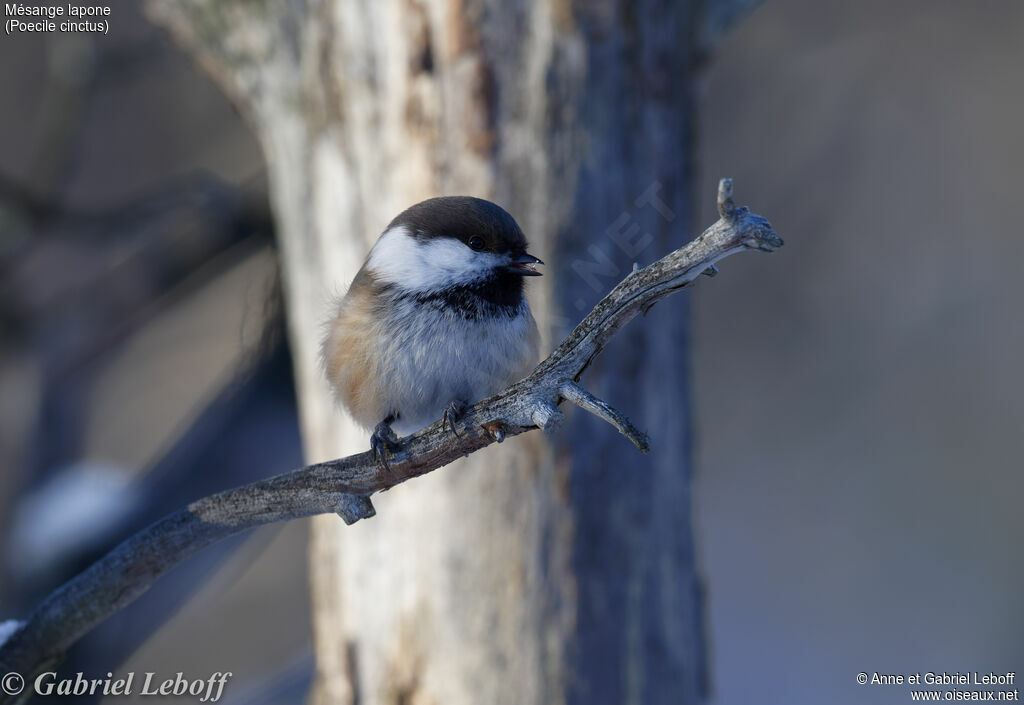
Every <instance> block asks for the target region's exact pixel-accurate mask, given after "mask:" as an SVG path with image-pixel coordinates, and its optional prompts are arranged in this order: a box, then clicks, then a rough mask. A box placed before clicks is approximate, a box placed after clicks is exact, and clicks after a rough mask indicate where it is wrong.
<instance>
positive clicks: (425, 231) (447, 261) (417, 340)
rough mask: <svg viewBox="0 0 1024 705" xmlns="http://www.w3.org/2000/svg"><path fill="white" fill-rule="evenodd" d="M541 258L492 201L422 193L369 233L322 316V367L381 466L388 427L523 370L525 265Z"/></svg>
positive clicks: (451, 407) (531, 360)
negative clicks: (373, 236)
mask: <svg viewBox="0 0 1024 705" xmlns="http://www.w3.org/2000/svg"><path fill="white" fill-rule="evenodd" d="M537 264H543V262H541V261H540V260H539V259H538V258H536V257H534V256H533V255H531V254H529V253H528V252H527V251H526V238H525V237H524V235H523V231H522V230H520V228H519V225H518V224H517V223H516V221H515V220H514V219H513V218H512V216H511V215H509V214H508V213H507V212H506V211H505V210H504V209H502V208H501V207H500V206H498V205H495V204H494V203H491V202H490V201H485V200H483V199H480V198H472V197H469V196H446V197H442V198H431V199H428V200H426V201H423V202H422V203H417V204H416V205H414V206H412V207H410V208H408V209H406V210H405V211H403V212H402V213H401V214H400V215H398V217H396V218H395V219H394V220H393V221H391V224H390V225H388V226H387V228H386V229H385V230H384V232H383V233H382V234H381V236H380V237H379V238H378V240H377V242H376V244H375V245H374V246H373V249H371V250H370V254H369V255H368V256H367V258H366V261H365V262H364V263H363V266H362V267H361V268H360V270H359V272H358V273H357V274H356V276H355V278H354V279H353V280H352V284H351V286H350V287H349V289H348V292H347V293H346V294H345V296H344V298H342V299H341V301H340V302H339V303H338V305H337V309H336V311H335V312H334V315H333V316H332V318H331V319H330V321H329V322H328V326H327V331H326V335H325V337H324V340H323V345H322V347H321V356H322V361H323V366H324V371H325V373H326V376H327V379H328V380H329V381H330V384H331V386H332V388H333V390H334V393H335V395H336V397H337V399H338V400H339V401H340V402H341V404H342V405H343V406H344V407H345V408H346V409H347V410H348V412H349V414H351V416H352V418H353V419H355V421H356V422H357V423H359V424H360V425H361V426H363V427H364V428H366V429H368V430H369V429H371V428H372V429H373V433H372V435H371V436H370V447H371V449H372V450H373V452H374V454H375V455H376V457H377V458H378V460H379V461H381V462H382V463H383V464H384V465H385V467H387V458H386V455H387V452H388V451H391V450H395V449H396V448H397V437H396V436H395V432H396V431H397V432H398V433H401V434H402V435H405V434H408V433H411V432H413V431H416V430H418V429H420V428H422V427H424V426H426V425H427V424H429V423H431V422H433V421H436V420H438V419H441V418H443V419H444V420H445V422H446V423H447V424H448V425H449V426H450V427H451V429H452V431H453V432H455V433H457V430H456V427H455V422H456V421H457V420H458V419H459V418H460V417H461V416H462V414H463V413H464V412H465V410H466V409H467V408H468V406H469V405H471V404H473V403H474V402H477V401H479V400H481V399H484V398H486V397H488V396H490V395H492V394H495V393H497V392H499V391H501V390H502V389H504V388H505V387H507V386H508V385H509V384H511V383H512V382H515V381H517V380H519V379H522V378H523V377H525V376H526V375H527V374H528V373H529V372H530V371H531V370H532V369H533V368H534V366H535V365H536V364H537V360H538V348H539V340H540V336H539V333H538V331H537V323H536V322H535V321H534V319H533V314H532V313H531V312H530V307H529V305H527V303H526V299H525V297H524V296H523V283H524V280H523V277H529V276H539V275H540V272H538V271H537V270H536V268H535V265H537Z"/></svg>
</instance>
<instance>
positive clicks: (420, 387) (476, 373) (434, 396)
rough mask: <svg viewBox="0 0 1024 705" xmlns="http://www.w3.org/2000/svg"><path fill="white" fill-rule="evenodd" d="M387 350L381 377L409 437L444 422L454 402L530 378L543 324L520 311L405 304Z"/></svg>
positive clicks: (389, 404)
mask: <svg viewBox="0 0 1024 705" xmlns="http://www.w3.org/2000/svg"><path fill="white" fill-rule="evenodd" d="M396 314H397V315H396V316H395V317H394V319H393V320H392V325H391V326H390V327H389V328H390V329H389V331H388V333H387V334H386V335H385V336H383V338H384V340H385V341H386V342H385V343H384V344H383V345H382V348H381V356H380V358H379V361H378V363H379V367H378V370H379V375H380V383H381V388H382V391H383V396H384V398H385V400H386V405H387V408H388V409H389V410H392V411H394V412H395V413H397V415H398V418H397V419H396V420H395V422H394V423H393V428H394V429H395V431H396V432H397V433H399V434H401V435H405V434H408V433H412V432H413V431H416V430H419V429H420V428H423V427H424V426H426V425H428V424H430V423H432V422H434V421H437V420H438V419H440V418H441V416H442V415H443V414H444V410H445V408H446V407H447V406H448V405H449V404H450V403H451V402H453V401H458V402H466V403H470V404H472V403H475V402H477V401H480V400H481V399H484V398H486V397H488V396H490V395H492V394H495V393H497V392H499V391H501V390H502V389H504V388H505V387H507V386H508V385H509V384H511V383H512V382H515V381H517V380H519V379H521V378H523V377H524V376H526V375H527V374H528V373H529V372H530V371H531V370H532V369H533V366H534V365H535V364H536V363H537V325H536V323H535V322H534V320H533V316H532V315H530V311H529V309H528V308H527V307H526V306H525V305H524V306H523V308H522V309H521V313H520V314H519V315H517V316H515V317H508V316H498V317H481V318H479V319H476V320H466V319H465V318H463V317H462V316H460V315H458V314H457V313H456V314H452V313H444V312H442V311H439V310H436V309H431V310H426V311H425V310H423V308H422V307H418V308H417V309H408V310H404V311H403V310H399V311H397V312H396Z"/></svg>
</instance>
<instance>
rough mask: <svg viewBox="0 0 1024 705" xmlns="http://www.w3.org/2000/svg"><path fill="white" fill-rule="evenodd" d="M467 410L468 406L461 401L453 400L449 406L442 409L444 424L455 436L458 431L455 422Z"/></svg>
mask: <svg viewBox="0 0 1024 705" xmlns="http://www.w3.org/2000/svg"><path fill="white" fill-rule="evenodd" d="M467 409H469V404H467V403H466V402H464V401H462V400H461V399H456V400H454V401H453V402H452V403H451V404H449V405H448V406H446V407H445V409H444V416H443V417H442V418H443V419H444V424H445V426H447V427H448V428H450V429H451V430H452V433H454V434H455V435H456V436H458V435H459V429H457V428H455V422H456V421H458V420H459V419H461V418H462V417H463V415H464V414H465V413H466V410H467Z"/></svg>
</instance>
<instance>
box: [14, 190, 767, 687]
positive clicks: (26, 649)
mask: <svg viewBox="0 0 1024 705" xmlns="http://www.w3.org/2000/svg"><path fill="white" fill-rule="evenodd" d="M718 214H719V216H720V218H719V220H718V221H717V222H715V223H714V224H713V225H711V227H709V228H708V229H707V230H705V231H704V233H702V234H701V235H700V236H699V237H697V238H696V239H694V240H693V241H692V242H690V243H688V244H686V245H685V246H683V247H681V248H679V249H677V250H675V251H673V252H671V253H670V254H668V255H666V256H665V257H663V258H662V259H660V260H658V261H657V262H654V263H653V264H651V265H649V266H647V267H644V268H642V269H641V268H638V267H635V266H634V268H633V271H632V272H631V273H630V274H628V275H627V276H626V278H625V279H623V280H622V281H621V282H620V283H619V284H618V286H616V287H615V288H614V289H612V291H611V292H609V294H608V295H607V296H605V297H604V298H603V299H601V301H599V302H598V304H597V305H596V306H595V307H594V309H593V310H592V311H591V312H590V313H589V314H588V315H587V317H586V318H584V319H583V321H582V322H581V323H580V324H579V325H578V326H576V328H575V329H574V330H573V331H572V332H571V333H570V334H569V336H568V337H567V338H566V339H565V340H564V341H562V343H561V344H560V345H559V346H558V348H557V349H555V351H554V352H553V353H551V355H550V356H548V358H547V359H545V360H544V361H543V362H541V363H540V364H539V365H538V366H537V368H536V369H535V370H534V371H533V372H532V373H531V374H530V375H529V376H528V377H526V378H525V379H523V380H521V381H519V382H516V383H515V384H513V385H512V386H510V387H509V388H508V389H506V390H505V391H503V392H501V393H499V394H496V395H495V396H493V397H490V398H488V399H484V400H483V401H481V402H478V403H477V404H475V405H474V406H472V407H470V408H469V409H468V410H467V412H466V413H465V415H463V416H462V418H461V419H460V420H459V431H460V432H459V434H458V435H456V434H453V433H451V430H450V429H449V428H447V427H446V426H445V423H444V421H443V420H442V421H438V422H436V423H434V424H432V425H430V426H428V427H427V428H424V429H423V430H421V431H419V432H417V433H415V434H413V435H411V436H409V437H407V438H404V439H402V440H401V444H400V447H399V448H398V449H397V450H396V451H395V452H394V453H392V455H391V457H390V459H389V461H390V462H389V465H390V470H384V469H381V468H379V467H378V464H377V462H376V459H375V457H374V455H373V453H372V452H370V451H367V452H365V453H360V454H358V455H352V456H349V457H347V458H339V459H337V460H331V461H328V462H325V463H319V464H316V465H310V466H307V467H305V468H302V469H299V470H295V471H293V472H289V473H285V474H283V475H277V476H275V477H271V478H267V479H265V480H260V481H258V482H254V483H251V484H249V485H245V486H242V487H238V488H235V489H231V490H226V491H224V492H220V493H218V494H215V495H211V496H209V497H204V498H202V499H199V500H197V501H195V502H193V503H192V504H190V505H188V506H187V507H184V508H182V509H179V510H178V511H177V512H174V513H173V514H170V515H168V516H166V517H164V518H163V519H160V520H159V521H157V522H156V523H154V524H152V525H151V526H149V527H147V528H146V529H143V530H142V531H140V532H139V533H137V534H135V535H133V536H131V537H129V538H128V539H126V540H125V541H124V542H123V543H121V544H120V545H119V546H117V547H116V548H114V549H113V550H112V551H111V552H110V553H108V554H107V555H106V556H104V557H103V558H101V559H100V560H99V561H97V562H96V563H94V564H93V565H92V566H90V567H89V568H87V569H86V570H85V571H83V572H82V573H80V574H79V575H78V576H76V577H75V578H73V579H72V580H71V581H69V582H68V583H65V584H64V585H63V586H61V587H60V588H58V589H57V590H55V591H54V592H53V593H51V594H50V595H49V596H48V597H46V599H44V600H43V602H42V603H41V604H40V605H39V606H38V607H36V609H35V611H33V613H32V614H31V615H30V616H29V618H28V621H27V622H26V623H25V624H24V625H23V626H22V627H21V628H20V629H18V631H16V632H15V633H14V634H13V635H11V636H10V638H9V639H8V640H7V641H6V642H4V643H3V644H2V645H0V672H8V671H14V672H17V673H21V674H22V675H24V676H25V677H26V680H31V678H29V675H30V674H32V675H33V676H34V674H38V673H40V672H41V671H42V670H44V669H45V667H46V666H47V665H48V664H52V663H53V662H54V661H55V660H57V659H59V658H60V656H61V655H62V654H63V652H64V651H65V650H66V649H67V648H68V647H69V646H71V645H72V644H73V643H74V642H75V641H77V640H78V639H79V638H81V637H82V636H83V635H84V634H85V633H87V632H88V631H89V630H91V629H92V628H93V627H95V626H96V625H97V624H99V623H100V622H102V621H103V620H104V619H106V618H107V617H109V616H110V615H111V614H113V613H114V612H116V611H118V610H120V609H122V608H123V607H125V606H126V605H128V604H129V603H131V602H133V601H134V600H135V599H136V598H137V597H139V596H140V595H141V594H142V593H144V592H145V591H146V590H148V589H149V587H150V586H151V585H152V584H153V582H155V581H156V579H157V578H158V577H159V576H160V575H162V574H163V573H164V572H165V571H167V570H169V569H170V568H172V567H174V566H175V565H177V564H178V563H180V562H182V561H184V560H185V559H186V558H188V557H189V556H191V555H193V554H194V553H196V552H198V551H199V550H201V549H202V548H204V547H205V546H208V545H209V544H211V543H213V542H215V541H219V540H221V539H223V538H226V537H227V536H230V535H232V534H235V533H238V532H240V531H243V530H246V529H251V528H254V527H256V526H261V525H263V524H269V523H271V522H277V521H285V520H288V519H297V518H301V517H308V516H312V515H315V514H328V513H336V514H338V515H339V516H341V518H342V519H344V521H345V522H346V523H347V524H352V523H355V522H356V521H359V520H360V519H366V518H368V517H371V516H373V515H374V513H375V511H374V508H373V503H372V502H371V501H370V496H371V495H372V494H374V493H375V492H380V491H383V490H386V489H390V488H391V487H394V486H395V485H398V484H400V483H402V482H404V481H406V480H408V479H411V478H413V477H418V476H420V475H424V474H426V473H428V472H431V471H433V470H436V469H437V468H440V467H443V466H444V465H447V464H448V463H450V462H452V461H454V460H456V459H458V458H460V457H463V456H466V455H469V454H470V453H473V452H475V451H477V450H479V449H480V448H483V447H485V446H488V445H490V444H491V443H495V442H497V443H501V442H502V441H504V440H505V439H506V438H510V437H512V436H516V435H519V434H521V433H525V432H527V431H530V430H533V429H536V428H539V429H542V430H544V431H545V432H551V431H552V430H554V429H555V428H557V427H558V425H559V423H561V421H562V419H563V414H562V411H561V410H560V409H559V408H558V406H559V404H560V403H561V402H562V401H568V402H570V403H572V404H575V405H576V406H578V407H580V408H581V409H584V410H586V411H588V412H590V413H592V414H594V415H595V416H597V417H598V418H601V419H603V420H604V421H606V422H608V423H609V424H611V425H612V426H613V427H614V428H615V429H616V430H617V431H619V433H621V434H622V435H624V436H625V437H626V438H628V439H629V440H630V441H631V442H632V443H633V444H634V445H635V446H636V447H637V449H638V450H640V452H642V453H646V452H648V450H650V441H649V439H648V438H647V436H646V434H644V433H643V432H642V431H640V430H639V429H638V428H637V427H636V426H635V425H633V423H632V422H631V421H630V420H629V419H628V418H626V416H625V415H624V414H622V413H621V412H620V411H618V410H617V409H615V408H614V407H613V406H611V405H610V404H608V403H607V402H605V401H602V400H601V399H598V398H597V397H595V396H594V395H593V394H591V393H590V392H588V391H587V390H585V389H584V388H583V387H582V386H580V384H579V379H580V377H581V375H582V374H583V372H584V371H585V370H586V369H587V367H588V366H589V365H590V363H591V362H592V361H593V359H594V358H595V357H596V356H597V355H598V354H599V353H600V352H601V350H602V349H604V346H605V345H606V344H607V342H608V341H609V340H610V339H611V337H612V336H613V335H615V333H616V332H618V331H619V329H621V328H622V327H623V326H624V325H625V324H626V323H627V322H629V321H630V320H631V319H632V318H634V317H635V316H636V315H637V314H638V313H642V312H645V311H646V310H647V309H649V308H650V307H651V306H653V305H654V304H655V303H657V302H658V301H660V300H661V299H663V298H665V297H666V296H668V295H669V294H672V293H673V292H675V291H678V290H679V289H682V288H683V287H686V286H689V285H691V284H692V283H693V282H694V280H696V279H697V278H698V277H700V276H702V275H707V276H714V275H715V274H717V273H718V269H717V267H715V263H716V262H718V261H719V260H721V259H722V258H724V257H727V256H729V255H731V254H734V253H736V252H741V251H744V250H757V251H761V252H772V251H774V250H776V249H778V248H779V247H781V246H782V239H781V238H780V237H779V236H778V235H777V234H776V233H775V231H774V230H773V229H772V226H771V224H770V223H769V222H768V221H767V220H765V219H764V218H762V217H761V216H758V215H754V214H752V213H750V212H749V211H748V210H747V209H746V208H744V207H737V206H736V205H735V203H734V202H733V193H732V180H731V179H722V180H721V182H720V183H719V186H718ZM7 702H17V701H13V700H9V699H8V696H4V695H3V694H0V705H2V704H3V703H7Z"/></svg>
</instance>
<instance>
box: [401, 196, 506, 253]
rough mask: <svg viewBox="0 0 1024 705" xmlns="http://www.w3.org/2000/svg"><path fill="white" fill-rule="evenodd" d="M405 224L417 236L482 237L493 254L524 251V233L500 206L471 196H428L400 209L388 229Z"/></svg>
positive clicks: (487, 248) (485, 245) (484, 248)
mask: <svg viewBox="0 0 1024 705" xmlns="http://www.w3.org/2000/svg"><path fill="white" fill-rule="evenodd" d="M398 226H404V227H405V228H406V229H407V230H408V231H409V234H410V235H412V236H413V237H416V238H423V239H429V238H436V237H452V238H455V239H457V240H460V241H462V242H463V243H466V244H467V245H469V244H470V240H471V239H472V238H474V237H477V238H480V239H482V240H483V247H482V248H480V249H483V250H485V251H487V252H494V253H496V254H504V253H509V254H511V255H520V254H522V253H524V252H526V236H525V235H523V231H522V230H521V229H520V227H519V224H518V223H516V221H515V218H513V217H512V216H511V215H509V213H508V211H506V210H505V209H504V208H502V207H501V206H499V205H497V204H496V203H491V202H490V201H485V200H484V199H482V198H474V197H472V196H441V197H439V198H429V199H427V200H426V201H422V202H420V203H417V204H416V205H414V206H410V207H409V208H406V209H405V210H404V211H402V212H401V213H399V214H398V215H397V216H396V217H395V219H394V220H392V221H391V223H390V224H389V225H388V229H389V230H390V229H391V228H394V227H398Z"/></svg>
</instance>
